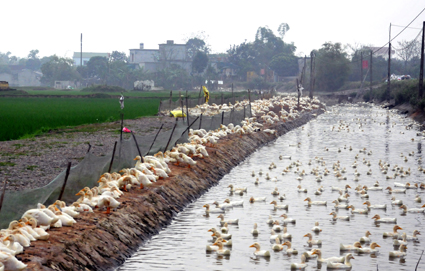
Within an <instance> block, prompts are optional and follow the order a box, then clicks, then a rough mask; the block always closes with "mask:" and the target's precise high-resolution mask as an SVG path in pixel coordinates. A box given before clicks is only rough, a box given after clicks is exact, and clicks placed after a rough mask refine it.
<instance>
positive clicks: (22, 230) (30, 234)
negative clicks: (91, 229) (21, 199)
mask: <svg viewBox="0 0 425 271" xmlns="http://www.w3.org/2000/svg"><path fill="white" fill-rule="evenodd" d="M301 104H302V107H300V108H302V110H311V108H312V107H313V108H318V104H319V102H318V100H316V99H315V100H312V101H311V102H310V99H307V100H303V101H302V103H301ZM253 105H254V108H255V109H254V112H256V114H257V115H259V114H266V116H267V117H265V118H263V120H264V121H265V122H266V123H270V121H269V122H267V120H268V119H272V118H273V117H277V114H275V113H274V112H273V111H270V109H271V108H274V107H275V106H276V105H280V106H281V114H283V113H285V114H286V115H285V116H286V117H287V118H295V117H296V115H297V112H298V111H296V110H294V109H293V108H292V107H288V110H289V112H286V111H285V109H284V106H283V105H291V106H293V105H294V99H291V98H290V99H288V98H282V99H279V98H273V99H271V100H262V101H258V102H254V103H253ZM267 113H269V114H267ZM262 126H263V125H262V124H260V123H258V122H256V118H255V117H252V118H246V119H245V120H244V121H242V123H241V125H233V124H229V125H228V126H225V125H221V127H220V128H219V129H217V130H215V131H209V132H207V131H205V130H204V129H199V130H193V129H190V131H189V141H190V143H184V144H177V145H176V146H175V147H173V148H172V149H171V150H170V151H166V152H165V153H162V152H158V153H157V154H155V155H153V156H144V157H140V156H137V157H136V158H135V159H134V160H135V161H136V164H135V166H134V167H133V168H125V169H122V170H121V171H120V172H119V173H118V172H113V173H104V174H103V175H102V176H100V179H99V180H98V184H99V185H98V186H96V187H93V188H91V189H90V188H89V187H85V188H83V189H81V190H80V191H79V192H78V193H77V194H76V195H77V196H80V198H79V199H78V200H77V201H76V202H74V203H72V204H71V205H68V206H67V205H66V203H65V202H63V201H59V200H58V201H56V202H54V203H53V204H51V205H49V206H48V207H46V206H44V205H43V204H40V203H39V204H38V205H37V208H34V209H30V210H27V211H26V212H25V213H24V214H23V215H22V218H21V219H20V220H19V221H16V220H15V221H12V222H10V224H9V227H8V228H7V229H2V230H1V231H0V237H1V239H0V271H3V270H23V269H25V268H26V267H27V265H26V264H24V263H23V262H21V261H19V260H18V259H17V258H16V257H15V255H17V254H20V253H23V251H24V248H25V247H28V246H30V242H33V241H36V240H48V239H49V233H48V232H47V231H48V230H49V229H50V228H58V227H63V226H69V227H71V226H73V225H74V224H75V223H77V221H76V220H75V218H77V217H78V216H79V215H80V213H85V212H93V210H94V209H96V208H99V209H102V208H106V211H105V212H104V213H105V214H110V212H111V209H116V208H118V207H119V206H120V202H119V201H118V199H119V198H120V196H121V195H123V192H126V191H129V190H130V189H131V188H132V187H137V188H138V189H144V188H146V187H149V186H150V185H152V184H153V183H154V182H156V181H157V180H158V179H164V178H167V177H169V175H168V174H170V173H171V170H170V168H169V167H168V164H169V163H173V164H175V165H176V166H179V165H180V166H187V167H189V168H190V167H191V166H194V165H196V161H195V160H194V158H195V157H196V158H204V157H208V156H209V155H208V152H207V150H206V146H208V145H210V146H214V145H215V144H216V143H217V141H218V140H219V139H220V138H222V137H225V136H226V135H228V134H234V133H236V134H237V133H239V134H240V135H241V136H242V135H243V134H248V133H253V132H256V131H259V130H261V128H262ZM262 130H263V131H264V132H266V133H271V134H274V133H275V130H270V129H262ZM226 204H227V205H232V206H238V205H242V204H243V203H241V202H230V201H229V200H226V201H225V202H224V204H223V206H225V205H226ZM216 206H220V205H219V204H218V203H216ZM206 207H207V213H208V206H206ZM212 212H213V211H212ZM222 218H223V217H222ZM227 223H229V224H232V223H238V221H231V220H229V221H227ZM227 223H225V224H223V226H226V225H227ZM219 234H220V233H219V232H217V235H219ZM224 237H226V236H225V235H224V236H222V237H219V239H218V240H217V242H218V243H220V242H223V243H225V242H226V241H225V238H224ZM220 238H221V239H220ZM227 243H230V244H231V242H227Z"/></svg>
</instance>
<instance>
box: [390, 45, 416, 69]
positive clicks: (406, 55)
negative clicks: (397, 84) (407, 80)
mask: <svg viewBox="0 0 425 271" xmlns="http://www.w3.org/2000/svg"><path fill="white" fill-rule="evenodd" d="M397 43H398V47H399V48H397V50H396V54H397V56H398V57H399V58H400V59H401V60H402V61H403V62H404V70H406V69H407V64H408V62H409V61H410V60H412V59H413V58H415V57H416V58H419V57H420V53H421V43H420V42H419V41H416V40H411V41H407V40H402V41H398V42H397Z"/></svg>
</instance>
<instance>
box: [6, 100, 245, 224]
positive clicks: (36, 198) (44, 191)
mask: <svg viewBox="0 0 425 271" xmlns="http://www.w3.org/2000/svg"><path fill="white" fill-rule="evenodd" d="M241 98H243V97H239V98H238V99H236V100H239V99H241ZM231 99H233V98H231ZM188 100H189V99H188ZM195 100H198V99H195ZM228 100H229V99H226V101H225V102H228ZM213 101H214V99H213ZM181 102H182V101H178V102H174V103H171V104H172V106H175V105H176V104H178V103H180V104H181ZM216 102H220V101H216ZM194 103H195V101H188V104H189V105H193V104H194ZM172 106H170V108H171V107H172ZM189 107H190V106H189ZM245 117H251V108H250V105H249V104H248V105H246V106H245V107H244V110H235V109H232V110H230V111H227V112H224V111H223V112H221V114H217V115H214V116H203V115H202V114H201V115H199V116H197V117H194V116H192V117H190V118H185V119H176V123H175V126H174V127H173V129H172V130H169V131H160V132H159V133H158V134H157V135H149V136H137V135H133V137H131V138H130V139H129V140H119V139H118V142H117V145H116V149H114V150H115V152H114V155H113V151H111V152H110V153H108V154H107V155H105V156H102V157H97V156H95V155H93V154H91V153H89V152H88V153H87V154H86V156H85V157H84V159H83V160H82V161H81V162H80V163H78V165H76V166H74V167H72V168H71V169H70V171H69V175H68V176H67V179H66V171H65V170H64V171H63V172H61V173H60V174H59V175H58V176H57V177H56V178H55V179H54V180H52V181H51V182H50V183H49V184H48V185H46V186H43V187H40V188H36V189H32V190H23V191H6V193H5V195H4V201H3V206H2V207H1V212H0V227H1V228H6V227H7V226H8V224H9V222H10V221H12V220H14V219H19V218H20V217H21V216H22V214H23V213H24V212H25V211H26V210H28V209H30V208H36V205H37V203H43V204H45V205H48V204H52V203H53V202H54V201H56V200H57V199H58V198H59V195H60V194H61V190H62V187H63V185H64V183H65V180H66V187H65V190H64V191H63V195H62V200H64V201H65V202H67V203H68V204H69V203H72V202H74V201H75V200H77V198H78V197H77V196H76V195H75V194H76V193H77V192H78V191H79V190H81V189H82V188H84V187H86V186H87V187H93V186H96V185H97V181H98V179H99V177H100V175H102V174H103V173H105V172H108V171H109V168H110V167H111V166H112V167H111V172H114V171H116V172H117V171H119V170H121V169H122V168H128V167H133V166H134V164H135V163H134V160H133V159H134V157H136V156H137V155H139V150H140V155H142V156H144V155H147V154H150V155H152V154H155V153H157V152H159V151H165V149H167V150H170V149H171V148H172V147H174V146H175V145H176V144H178V143H183V142H187V139H188V129H189V126H190V127H191V128H193V129H200V128H202V129H205V130H207V131H208V130H215V129H217V128H219V127H220V124H225V125H227V124H229V123H233V124H235V125H236V124H240V123H241V121H242V120H243V119H245ZM188 119H189V121H188ZM155 136H157V137H156V138H155Z"/></svg>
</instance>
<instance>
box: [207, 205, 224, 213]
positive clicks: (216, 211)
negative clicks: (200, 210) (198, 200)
mask: <svg viewBox="0 0 425 271" xmlns="http://www.w3.org/2000/svg"><path fill="white" fill-rule="evenodd" d="M202 207H205V208H206V209H205V213H206V214H207V215H208V214H210V213H211V214H215V213H224V210H223V209H220V208H215V209H210V205H209V204H208V203H207V204H205V205H204V206H202Z"/></svg>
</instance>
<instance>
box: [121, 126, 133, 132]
mask: <svg viewBox="0 0 425 271" xmlns="http://www.w3.org/2000/svg"><path fill="white" fill-rule="evenodd" d="M122 131H123V132H124V133H131V131H130V130H129V129H127V128H126V127H124V128H122Z"/></svg>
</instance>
